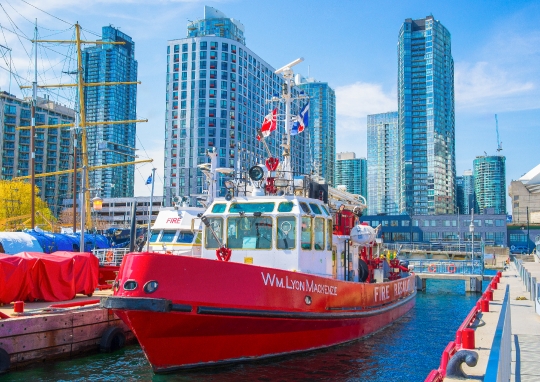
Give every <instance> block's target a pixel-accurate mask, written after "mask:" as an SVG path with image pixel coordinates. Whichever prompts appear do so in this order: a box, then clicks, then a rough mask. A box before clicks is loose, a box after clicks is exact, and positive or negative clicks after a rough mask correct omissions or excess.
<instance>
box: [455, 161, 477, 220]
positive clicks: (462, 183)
mask: <svg viewBox="0 0 540 382" xmlns="http://www.w3.org/2000/svg"><path fill="white" fill-rule="evenodd" d="M474 200H475V196H474V176H473V173H472V170H466V171H464V172H463V176H456V208H457V209H458V211H459V213H460V214H468V213H470V212H471V208H474V203H475V201H474Z"/></svg>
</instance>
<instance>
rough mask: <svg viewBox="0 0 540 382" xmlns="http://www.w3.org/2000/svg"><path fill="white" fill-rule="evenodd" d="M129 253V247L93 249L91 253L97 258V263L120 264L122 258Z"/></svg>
mask: <svg viewBox="0 0 540 382" xmlns="http://www.w3.org/2000/svg"><path fill="white" fill-rule="evenodd" d="M128 253H129V248H107V249H93V250H92V254H93V255H94V256H96V257H97V258H98V260H99V265H112V266H120V264H122V259H123V258H124V256H125V255H126V254H128Z"/></svg>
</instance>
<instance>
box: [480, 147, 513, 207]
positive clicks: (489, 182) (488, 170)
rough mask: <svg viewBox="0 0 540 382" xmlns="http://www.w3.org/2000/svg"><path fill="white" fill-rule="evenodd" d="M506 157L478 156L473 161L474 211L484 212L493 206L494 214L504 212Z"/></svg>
mask: <svg viewBox="0 0 540 382" xmlns="http://www.w3.org/2000/svg"><path fill="white" fill-rule="evenodd" d="M505 162H506V158H505V157H504V156H498V155H494V156H480V157H476V159H475V160H474V162H473V168H474V170H473V171H474V174H473V175H474V192H475V196H476V200H475V205H474V212H476V213H484V209H485V208H494V209H495V214H506V164H505Z"/></svg>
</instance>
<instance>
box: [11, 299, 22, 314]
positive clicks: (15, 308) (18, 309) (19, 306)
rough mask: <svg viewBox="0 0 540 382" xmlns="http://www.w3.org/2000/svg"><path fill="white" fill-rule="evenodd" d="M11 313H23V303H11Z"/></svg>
mask: <svg viewBox="0 0 540 382" xmlns="http://www.w3.org/2000/svg"><path fill="white" fill-rule="evenodd" d="M13 311H14V312H15V313H23V312H24V301H15V302H14V303H13Z"/></svg>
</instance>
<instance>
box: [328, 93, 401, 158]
mask: <svg viewBox="0 0 540 382" xmlns="http://www.w3.org/2000/svg"><path fill="white" fill-rule="evenodd" d="M395 110H397V96H396V94H395V91H391V92H385V91H384V90H383V88H382V86H381V85H380V84H374V83H366V82H355V83H353V84H349V85H345V86H340V87H337V88H336V114H337V115H336V130H337V134H336V137H337V142H336V146H337V151H338V152H342V151H352V152H355V153H356V154H357V156H359V157H365V156H366V154H367V144H366V141H367V116H368V115H369V114H377V113H384V112H387V111H395Z"/></svg>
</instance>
